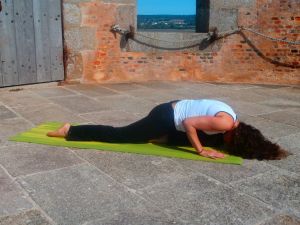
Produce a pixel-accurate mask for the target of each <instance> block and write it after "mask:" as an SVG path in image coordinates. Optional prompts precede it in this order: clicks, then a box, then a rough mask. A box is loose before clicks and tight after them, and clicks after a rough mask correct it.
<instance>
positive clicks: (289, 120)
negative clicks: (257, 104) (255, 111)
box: [261, 109, 300, 128]
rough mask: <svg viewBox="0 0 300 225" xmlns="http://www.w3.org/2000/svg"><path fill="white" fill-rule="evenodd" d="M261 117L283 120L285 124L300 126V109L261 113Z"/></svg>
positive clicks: (277, 120)
mask: <svg viewBox="0 0 300 225" xmlns="http://www.w3.org/2000/svg"><path fill="white" fill-rule="evenodd" d="M261 117H263V118H266V119H268V120H271V121H276V122H281V123H285V124H289V125H291V126H295V127H298V128H300V123H299V121H300V112H299V110H298V109H297V110H295V111H292V110H282V111H278V112H272V113H268V114H264V115H261Z"/></svg>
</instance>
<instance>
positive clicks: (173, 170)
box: [75, 150, 188, 190]
mask: <svg viewBox="0 0 300 225" xmlns="http://www.w3.org/2000/svg"><path fill="white" fill-rule="evenodd" d="M75 151H76V154H78V155H80V156H81V157H82V158H84V159H86V160H87V161H88V162H90V163H91V164H93V165H95V166H96V167H97V168H99V169H101V170H102V171H104V172H105V173H106V174H108V175H109V176H111V177H112V178H114V179H115V180H117V181H118V182H120V183H123V184H124V185H126V186H128V187H130V188H131V189H136V190H137V189H142V188H145V187H147V186H152V185H155V184H158V183H162V182H169V181H172V180H176V179H178V178H182V177H185V176H187V175H188V173H186V172H185V170H184V168H182V167H181V166H180V165H178V164H176V163H174V162H173V161H172V160H170V159H168V158H162V157H154V156H145V155H138V154H127V153H121V154H120V153H113V152H105V151H82V150H75Z"/></svg>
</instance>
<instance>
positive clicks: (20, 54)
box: [13, 0, 37, 84]
mask: <svg viewBox="0 0 300 225" xmlns="http://www.w3.org/2000/svg"><path fill="white" fill-rule="evenodd" d="M13 2H14V14H15V23H16V24H15V27H16V46H17V58H18V68H19V69H18V71H19V84H29V83H35V82H36V81H37V75H36V57H35V39H34V23H33V3H32V0H14V1H13Z"/></svg>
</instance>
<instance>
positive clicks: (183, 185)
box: [139, 174, 273, 224]
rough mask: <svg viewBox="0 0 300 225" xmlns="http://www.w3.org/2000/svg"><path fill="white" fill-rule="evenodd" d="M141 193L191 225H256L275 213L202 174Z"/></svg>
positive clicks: (152, 187)
mask: <svg viewBox="0 0 300 225" xmlns="http://www.w3.org/2000/svg"><path fill="white" fill-rule="evenodd" d="M139 193H140V194H141V195H143V196H144V197H145V198H146V199H149V200H150V199H151V201H154V202H155V204H156V205H157V206H159V207H160V208H163V209H165V211H166V212H168V213H170V214H172V215H174V216H175V217H179V218H180V219H181V220H183V221H186V222H188V223H189V224H255V223H256V222H258V221H260V220H262V219H264V218H267V217H268V216H269V215H270V214H272V212H273V210H272V209H270V208H269V207H267V206H266V205H264V204H263V203H261V202H259V201H257V200H255V199H253V198H251V197H248V196H246V195H242V194H239V193H237V191H236V190H234V189H231V188H228V187H226V186H224V185H222V184H221V183H219V182H216V181H215V180H212V179H210V178H207V177H205V176H202V175H200V174H198V175H194V176H189V177H186V178H182V179H180V180H175V181H173V182H172V181H171V182H168V183H162V184H158V185H155V186H151V187H149V188H145V189H143V190H140V191H139ZM245 209H247V210H245Z"/></svg>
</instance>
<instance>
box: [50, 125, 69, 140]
mask: <svg viewBox="0 0 300 225" xmlns="http://www.w3.org/2000/svg"><path fill="white" fill-rule="evenodd" d="M70 127H71V124H69V123H65V124H64V125H63V126H62V127H60V128H58V129H57V130H55V131H50V132H48V133H47V136H48V137H66V136H67V134H68V132H69V129H70Z"/></svg>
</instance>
